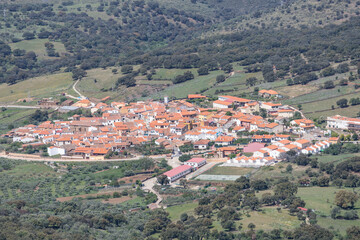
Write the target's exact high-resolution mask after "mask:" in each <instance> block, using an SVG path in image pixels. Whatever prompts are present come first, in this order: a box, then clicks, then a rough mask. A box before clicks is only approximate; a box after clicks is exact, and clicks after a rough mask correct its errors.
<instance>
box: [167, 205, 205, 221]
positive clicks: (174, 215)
mask: <svg viewBox="0 0 360 240" xmlns="http://www.w3.org/2000/svg"><path fill="white" fill-rule="evenodd" d="M197 206H198V203H197V202H192V203H185V204H181V205H175V206H171V207H168V208H166V211H167V212H168V213H169V217H170V219H171V220H172V221H177V220H180V216H181V214H183V213H187V214H188V215H193V214H194V208H196V207H197Z"/></svg>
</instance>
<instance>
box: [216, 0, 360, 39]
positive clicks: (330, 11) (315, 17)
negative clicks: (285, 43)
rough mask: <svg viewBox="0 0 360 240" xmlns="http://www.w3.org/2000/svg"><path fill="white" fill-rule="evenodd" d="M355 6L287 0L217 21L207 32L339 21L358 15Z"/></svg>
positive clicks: (321, 0) (352, 0)
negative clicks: (263, 9) (275, 5)
mask: <svg viewBox="0 0 360 240" xmlns="http://www.w3.org/2000/svg"><path fill="white" fill-rule="evenodd" d="M359 5H360V3H359V1H357V0H348V1H333V0H304V1H289V2H286V3H285V2H284V3H283V4H281V5H280V6H277V7H275V8H271V9H268V10H267V11H261V10H258V11H256V12H255V13H252V14H246V15H241V16H239V15H238V16H236V17H234V18H232V19H230V20H228V21H226V22H224V23H221V24H219V25H218V26H217V27H215V29H214V30H213V31H212V32H211V33H209V34H213V33H215V34H216V33H218V32H220V33H229V32H237V31H242V30H245V29H264V28H265V29H287V28H305V27H324V26H326V25H329V24H341V23H343V22H345V21H347V20H349V19H350V18H351V17H355V16H359V14H360V6H359Z"/></svg>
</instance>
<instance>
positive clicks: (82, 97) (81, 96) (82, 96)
mask: <svg viewBox="0 0 360 240" xmlns="http://www.w3.org/2000/svg"><path fill="white" fill-rule="evenodd" d="M79 81H80V80H76V82H75V83H74V85H73V89H74V91H75V92H76V93H77V94H78V95H79V96H80V98H81V99H86V97H85V96H84V95H82V94H81V93H80V92H79V91H78V90H77V89H76V85H77V84H78V82H79Z"/></svg>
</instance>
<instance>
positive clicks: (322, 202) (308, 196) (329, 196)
mask: <svg viewBox="0 0 360 240" xmlns="http://www.w3.org/2000/svg"><path fill="white" fill-rule="evenodd" d="M340 190H348V191H351V192H352V191H353V190H355V191H357V192H358V191H359V190H360V188H356V189H352V188H341V189H339V188H336V187H310V188H299V189H298V193H297V196H299V197H301V199H303V200H304V201H305V202H306V205H305V207H306V208H311V209H314V210H315V212H316V214H317V215H318V217H317V219H318V224H319V225H320V226H322V227H324V228H329V227H331V228H334V229H335V230H338V231H340V233H342V234H344V233H345V232H346V229H347V228H349V227H351V226H360V223H359V220H343V219H332V218H331V217H330V213H331V209H332V208H333V207H335V206H336V205H335V204H334V199H335V194H336V192H338V191H340ZM359 209H360V202H359V201H358V202H357V203H356V204H355V210H356V211H357V212H358V214H360V210H359ZM341 211H342V212H343V213H344V212H346V211H349V210H341Z"/></svg>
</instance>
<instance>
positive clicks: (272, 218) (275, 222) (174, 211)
mask: <svg viewBox="0 0 360 240" xmlns="http://www.w3.org/2000/svg"><path fill="white" fill-rule="evenodd" d="M197 206H198V204H197V203H187V204H182V205H177V206H171V207H168V208H167V209H166V211H167V212H168V213H169V217H170V219H171V220H172V221H178V220H180V216H181V214H183V213H187V214H188V215H194V209H195V208H196V207H197ZM212 219H213V228H214V229H217V230H219V231H221V230H223V228H222V227H221V224H220V222H219V221H218V220H217V219H216V216H215V215H214V216H212ZM249 223H254V224H255V225H256V228H257V229H262V230H265V231H270V230H272V229H274V228H281V229H283V230H288V229H294V228H296V227H298V226H299V225H300V223H301V221H299V220H298V219H297V217H296V216H291V215H289V213H288V210H284V209H283V210H282V211H280V212H279V211H277V209H276V207H264V208H262V211H258V212H257V211H252V212H250V213H249V216H246V215H242V219H241V220H239V221H236V227H238V226H239V225H240V224H242V226H243V229H242V231H248V230H249V229H248V228H247V226H248V225H249Z"/></svg>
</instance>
